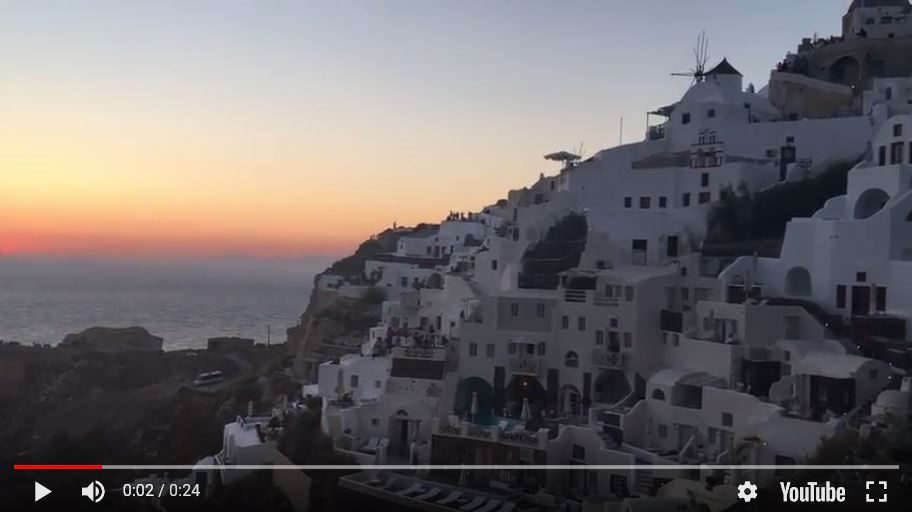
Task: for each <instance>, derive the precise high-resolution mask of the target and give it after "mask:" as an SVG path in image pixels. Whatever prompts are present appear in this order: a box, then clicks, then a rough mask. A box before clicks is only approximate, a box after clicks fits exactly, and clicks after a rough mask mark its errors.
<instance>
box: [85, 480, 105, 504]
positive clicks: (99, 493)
mask: <svg viewBox="0 0 912 512" xmlns="http://www.w3.org/2000/svg"><path fill="white" fill-rule="evenodd" d="M82 495H83V496H85V497H86V498H89V499H90V500H91V501H92V503H98V502H99V501H101V500H103V499H104V497H105V488H104V486H103V485H101V482H99V481H98V480H95V481H94V482H92V483H90V484H89V485H87V486H85V487H83V488H82Z"/></svg>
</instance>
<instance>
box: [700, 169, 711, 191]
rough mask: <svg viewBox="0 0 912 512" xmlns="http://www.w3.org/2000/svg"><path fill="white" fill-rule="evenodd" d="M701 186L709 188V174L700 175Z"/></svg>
mask: <svg viewBox="0 0 912 512" xmlns="http://www.w3.org/2000/svg"><path fill="white" fill-rule="evenodd" d="M700 186H701V187H708V186H709V173H708V172H704V173H702V174H700Z"/></svg>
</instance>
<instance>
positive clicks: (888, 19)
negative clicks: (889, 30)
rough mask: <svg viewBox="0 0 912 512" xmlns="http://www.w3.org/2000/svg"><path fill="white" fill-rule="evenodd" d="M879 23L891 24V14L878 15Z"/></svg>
mask: <svg viewBox="0 0 912 512" xmlns="http://www.w3.org/2000/svg"><path fill="white" fill-rule="evenodd" d="M880 23H881V24H882V25H892V24H893V16H881V17H880Z"/></svg>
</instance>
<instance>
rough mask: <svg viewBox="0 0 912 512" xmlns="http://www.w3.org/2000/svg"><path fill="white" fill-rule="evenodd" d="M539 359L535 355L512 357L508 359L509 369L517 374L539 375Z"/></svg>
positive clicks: (540, 365)
mask: <svg viewBox="0 0 912 512" xmlns="http://www.w3.org/2000/svg"><path fill="white" fill-rule="evenodd" d="M541 367H542V364H541V359H539V358H537V357H529V356H527V357H514V358H512V359H510V371H511V372H513V373H514V374H517V375H530V376H533V377H539V376H541Z"/></svg>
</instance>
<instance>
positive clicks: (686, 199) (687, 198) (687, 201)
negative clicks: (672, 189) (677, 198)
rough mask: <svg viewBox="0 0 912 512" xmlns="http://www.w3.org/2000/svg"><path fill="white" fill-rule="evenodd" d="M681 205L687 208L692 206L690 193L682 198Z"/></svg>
mask: <svg viewBox="0 0 912 512" xmlns="http://www.w3.org/2000/svg"><path fill="white" fill-rule="evenodd" d="M681 204H682V205H683V206H685V207H687V206H690V194H689V193H685V194H684V195H683V196H681Z"/></svg>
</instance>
